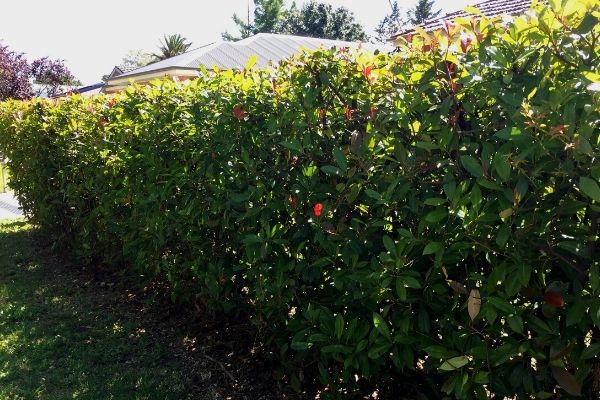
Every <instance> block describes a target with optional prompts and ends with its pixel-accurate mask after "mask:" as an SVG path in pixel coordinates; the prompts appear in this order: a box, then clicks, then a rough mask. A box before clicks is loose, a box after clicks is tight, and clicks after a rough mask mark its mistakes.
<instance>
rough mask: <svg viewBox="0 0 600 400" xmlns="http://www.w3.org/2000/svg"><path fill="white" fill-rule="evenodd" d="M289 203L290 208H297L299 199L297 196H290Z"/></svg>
mask: <svg viewBox="0 0 600 400" xmlns="http://www.w3.org/2000/svg"><path fill="white" fill-rule="evenodd" d="M288 203H290V206H292V207H296V204H297V203H298V197H296V196H289V197H288Z"/></svg>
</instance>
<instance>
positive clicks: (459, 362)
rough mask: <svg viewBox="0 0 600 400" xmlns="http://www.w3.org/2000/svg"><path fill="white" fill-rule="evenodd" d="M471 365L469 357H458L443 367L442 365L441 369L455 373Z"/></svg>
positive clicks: (451, 359)
mask: <svg viewBox="0 0 600 400" xmlns="http://www.w3.org/2000/svg"><path fill="white" fill-rule="evenodd" d="M468 363H469V358H468V357H467V356H458V357H453V358H450V359H448V360H446V361H444V363H443V364H442V365H440V369H441V370H442V371H454V370H455V369H458V368H462V367H464V366H465V365H467V364H468Z"/></svg>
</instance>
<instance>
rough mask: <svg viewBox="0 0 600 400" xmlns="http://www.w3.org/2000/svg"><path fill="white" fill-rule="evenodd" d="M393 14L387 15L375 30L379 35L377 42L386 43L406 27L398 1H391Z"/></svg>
mask: <svg viewBox="0 0 600 400" xmlns="http://www.w3.org/2000/svg"><path fill="white" fill-rule="evenodd" d="M389 2H390V7H391V12H390V13H389V14H388V15H386V16H385V17H384V18H383V19H382V20H381V21H380V22H379V25H377V28H375V33H376V34H377V40H379V41H380V42H386V41H387V40H388V39H389V38H390V37H392V36H393V35H395V34H397V33H398V32H400V31H401V30H402V28H403V27H404V26H405V25H406V20H403V19H402V14H401V12H400V7H399V6H398V1H396V0H394V2H392V0H389Z"/></svg>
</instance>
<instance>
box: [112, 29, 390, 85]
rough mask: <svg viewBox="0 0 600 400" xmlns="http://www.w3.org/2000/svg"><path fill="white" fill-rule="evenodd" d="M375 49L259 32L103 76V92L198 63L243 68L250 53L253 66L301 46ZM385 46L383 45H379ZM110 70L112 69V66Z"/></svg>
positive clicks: (177, 73) (185, 73)
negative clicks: (104, 77)
mask: <svg viewBox="0 0 600 400" xmlns="http://www.w3.org/2000/svg"><path fill="white" fill-rule="evenodd" d="M359 46H362V47H364V48H366V49H368V50H373V51H374V50H375V47H374V46H373V45H371V44H360V43H358V42H346V41H341V40H329V39H317V38H311V37H303V36H291V35H280V34H274V33H259V34H257V35H254V36H251V37H249V38H246V39H243V40H240V41H237V42H219V43H212V44H209V45H205V46H202V47H198V48H196V49H193V50H190V51H188V52H186V53H183V54H180V55H178V56H175V57H171V58H168V59H166V60H162V61H158V62H155V63H152V64H149V65H147V66H145V67H141V68H137V69H134V70H132V71H128V72H124V73H119V74H117V75H112V74H111V75H112V76H109V77H107V82H106V86H105V87H104V88H103V89H102V91H103V92H105V93H115V92H119V91H121V90H123V89H124V88H125V87H126V86H127V85H129V84H130V83H131V82H132V81H133V82H135V83H141V84H143V83H147V82H150V81H152V80H154V79H160V78H165V77H167V78H171V79H174V80H187V79H193V78H195V77H197V76H198V74H199V67H200V65H204V66H205V67H207V68H213V67H217V68H220V69H243V68H244V67H245V65H246V63H247V62H248V59H249V58H250V57H251V56H253V55H254V56H256V66H257V67H266V66H268V65H269V64H271V63H278V62H279V61H281V60H284V59H287V58H289V57H291V56H292V55H294V54H296V53H298V52H299V51H300V50H301V49H302V48H306V49H318V48H321V47H322V48H331V47H338V48H342V47H354V48H356V47H359ZM379 47H380V48H381V47H383V48H386V47H387V46H379ZM113 72H115V71H114V70H113Z"/></svg>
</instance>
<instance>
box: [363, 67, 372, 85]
mask: <svg viewBox="0 0 600 400" xmlns="http://www.w3.org/2000/svg"><path fill="white" fill-rule="evenodd" d="M372 72H373V67H367V66H363V67H362V73H363V76H364V77H365V79H366V80H367V82H369V83H371V76H372V75H371V74H372Z"/></svg>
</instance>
